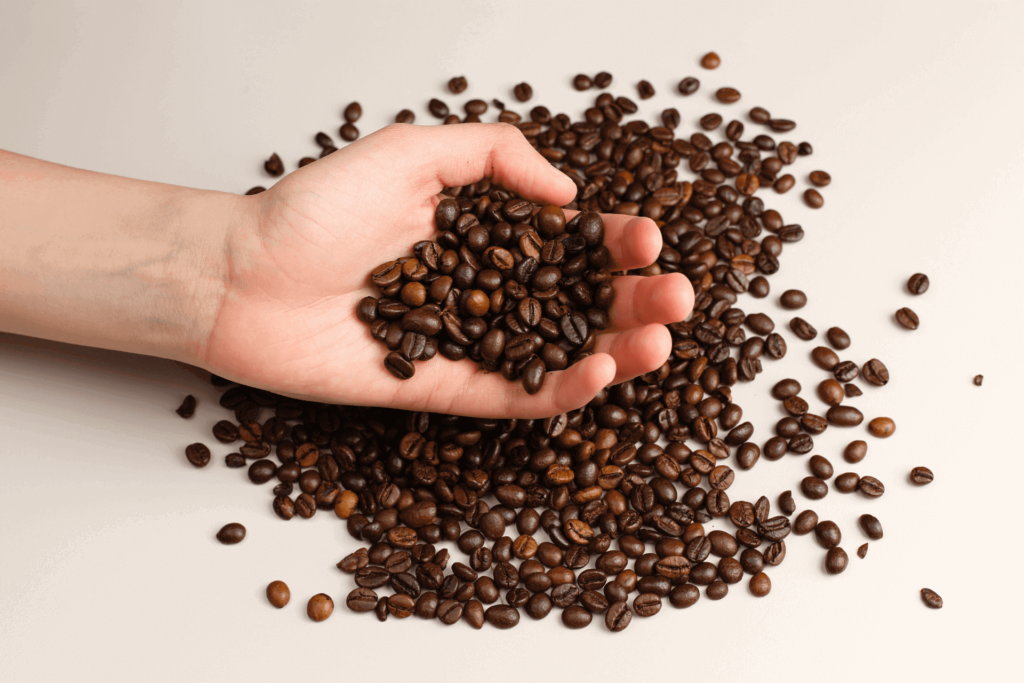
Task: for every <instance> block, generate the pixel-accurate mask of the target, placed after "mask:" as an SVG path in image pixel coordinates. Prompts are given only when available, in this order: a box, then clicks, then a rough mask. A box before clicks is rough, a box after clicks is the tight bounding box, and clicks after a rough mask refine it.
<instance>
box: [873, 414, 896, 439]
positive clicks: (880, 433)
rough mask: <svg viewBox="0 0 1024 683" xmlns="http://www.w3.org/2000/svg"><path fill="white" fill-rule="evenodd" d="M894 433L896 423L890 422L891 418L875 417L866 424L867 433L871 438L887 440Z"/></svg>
mask: <svg viewBox="0 0 1024 683" xmlns="http://www.w3.org/2000/svg"><path fill="white" fill-rule="evenodd" d="M895 431H896V423H895V422H893V421H892V418H888V417H876V418H875V419H873V420H871V422H868V432H869V433H870V434H871V436H877V437H878V438H879V439H887V438H889V437H890V436H892V435H893V433H894V432H895Z"/></svg>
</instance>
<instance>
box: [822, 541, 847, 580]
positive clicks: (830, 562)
mask: <svg viewBox="0 0 1024 683" xmlns="http://www.w3.org/2000/svg"><path fill="white" fill-rule="evenodd" d="M849 562H850V557H849V556H848V555H847V554H846V551H845V550H843V549H842V548H839V547H835V548H832V549H831V550H829V551H828V552H827V553H826V554H825V571H827V572H828V573H829V574H842V573H843V572H844V571H846V565H847V564H849Z"/></svg>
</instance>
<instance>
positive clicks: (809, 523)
mask: <svg viewBox="0 0 1024 683" xmlns="http://www.w3.org/2000/svg"><path fill="white" fill-rule="evenodd" d="M817 524H818V513H816V512H815V511H814V510H804V511H803V512H801V513H800V514H799V515H797V516H796V521H795V522H793V533H794V534H796V535H797V536H803V535H805V534H809V533H811V532H812V531H813V530H814V527H815V526H817Z"/></svg>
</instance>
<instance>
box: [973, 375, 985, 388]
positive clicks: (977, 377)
mask: <svg viewBox="0 0 1024 683" xmlns="http://www.w3.org/2000/svg"><path fill="white" fill-rule="evenodd" d="M984 380H985V378H984V376H982V375H975V376H974V386H976V387H980V386H981V383H982V382H983V381H984Z"/></svg>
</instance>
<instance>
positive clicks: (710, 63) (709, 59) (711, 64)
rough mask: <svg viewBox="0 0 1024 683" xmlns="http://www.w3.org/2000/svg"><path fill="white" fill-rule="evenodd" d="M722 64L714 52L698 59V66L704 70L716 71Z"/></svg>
mask: <svg viewBox="0 0 1024 683" xmlns="http://www.w3.org/2000/svg"><path fill="white" fill-rule="evenodd" d="M721 63H722V58H721V57H719V56H718V55H717V54H715V53H714V52H709V53H707V54H706V55H704V56H703V57H701V58H700V65H701V66H702V67H704V68H705V69H717V68H718V67H719V66H720V65H721Z"/></svg>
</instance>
